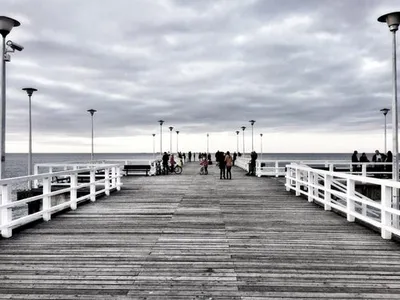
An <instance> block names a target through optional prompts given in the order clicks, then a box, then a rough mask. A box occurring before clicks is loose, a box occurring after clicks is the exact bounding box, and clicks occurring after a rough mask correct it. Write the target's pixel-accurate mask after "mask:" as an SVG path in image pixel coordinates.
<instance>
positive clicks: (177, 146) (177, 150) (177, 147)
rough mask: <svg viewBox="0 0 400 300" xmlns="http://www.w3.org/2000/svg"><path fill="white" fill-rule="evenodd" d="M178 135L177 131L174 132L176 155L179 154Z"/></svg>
mask: <svg viewBox="0 0 400 300" xmlns="http://www.w3.org/2000/svg"><path fill="white" fill-rule="evenodd" d="M178 135H179V130H177V131H176V153H179V143H178Z"/></svg>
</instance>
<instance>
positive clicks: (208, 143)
mask: <svg viewBox="0 0 400 300" xmlns="http://www.w3.org/2000/svg"><path fill="white" fill-rule="evenodd" d="M209 138H210V135H209V134H208V133H207V155H208V153H210V151H209V150H210V148H209V146H210V142H209Z"/></svg>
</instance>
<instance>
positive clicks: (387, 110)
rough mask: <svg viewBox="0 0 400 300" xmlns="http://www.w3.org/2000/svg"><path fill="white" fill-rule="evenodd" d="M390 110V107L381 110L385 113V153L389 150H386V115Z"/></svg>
mask: <svg viewBox="0 0 400 300" xmlns="http://www.w3.org/2000/svg"><path fill="white" fill-rule="evenodd" d="M389 111H390V109H389V108H382V109H381V112H382V113H383V115H384V116H385V153H386V152H387V151H386V144H387V143H386V115H387V113H388V112H389Z"/></svg>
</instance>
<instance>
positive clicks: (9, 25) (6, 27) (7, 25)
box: [0, 16, 23, 179]
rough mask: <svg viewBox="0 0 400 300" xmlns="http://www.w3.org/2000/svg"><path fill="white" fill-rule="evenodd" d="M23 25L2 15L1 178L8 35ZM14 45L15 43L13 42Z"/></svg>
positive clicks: (0, 21) (2, 169)
mask: <svg viewBox="0 0 400 300" xmlns="http://www.w3.org/2000/svg"><path fill="white" fill-rule="evenodd" d="M19 25H21V23H20V22H18V21H17V20H14V19H12V18H9V17H5V16H0V34H1V35H2V37H3V43H2V44H3V47H2V52H1V69H2V70H1V122H0V125H1V130H0V133H1V135H0V140H1V146H0V179H1V178H3V177H4V163H3V162H4V161H5V154H6V61H7V57H6V55H7V52H8V51H7V49H6V37H7V35H8V34H9V33H10V32H11V30H12V29H13V28H14V27H18V26H19ZM12 45H13V44H12ZM12 45H10V47H11V48H12V49H13V50H18V51H21V50H22V49H23V47H21V46H19V47H12Z"/></svg>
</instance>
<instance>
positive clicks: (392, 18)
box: [378, 11, 400, 31]
mask: <svg viewBox="0 0 400 300" xmlns="http://www.w3.org/2000/svg"><path fill="white" fill-rule="evenodd" d="M378 21H379V22H382V23H387V24H388V26H389V30H390V31H397V30H398V29H399V24H400V11H395V12H391V13H388V14H385V15H383V16H380V17H379V18H378Z"/></svg>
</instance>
